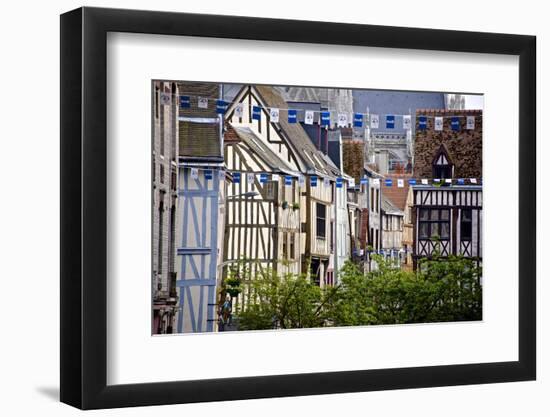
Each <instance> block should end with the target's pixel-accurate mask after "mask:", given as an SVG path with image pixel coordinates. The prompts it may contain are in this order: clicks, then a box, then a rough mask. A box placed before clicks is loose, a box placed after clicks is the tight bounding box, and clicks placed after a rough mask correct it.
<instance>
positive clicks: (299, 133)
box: [253, 85, 334, 176]
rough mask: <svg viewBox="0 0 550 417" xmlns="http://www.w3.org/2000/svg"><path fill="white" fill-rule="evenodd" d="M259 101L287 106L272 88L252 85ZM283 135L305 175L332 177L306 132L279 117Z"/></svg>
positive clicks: (279, 106)
mask: <svg viewBox="0 0 550 417" xmlns="http://www.w3.org/2000/svg"><path fill="white" fill-rule="evenodd" d="M253 87H254V89H255V90H256V92H257V93H258V94H259V96H260V99H261V100H263V101H264V103H265V105H266V106H268V107H275V108H282V109H284V108H287V107H288V105H287V103H286V101H285V100H284V99H283V97H282V96H281V94H280V93H279V92H278V91H277V90H276V89H275V88H273V87H269V86H264V85H254V86H253ZM278 125H279V127H280V128H281V131H282V133H283V135H284V136H285V137H286V138H287V139H288V141H289V142H290V146H291V147H292V148H293V149H294V151H295V153H296V154H297V156H298V157H299V158H300V159H301V161H302V163H303V164H304V165H305V167H306V169H307V171H308V172H307V173H309V174H313V173H317V174H320V175H327V176H333V175H334V174H333V167H331V166H329V163H328V160H327V159H325V157H324V155H323V153H322V152H320V151H319V150H317V149H316V148H315V146H314V145H313V144H312V143H311V140H310V139H309V136H308V135H307V133H306V131H305V130H304V129H303V128H302V126H301V125H300V124H299V123H288V120H287V119H286V118H285V117H281V118H280V119H279V123H278Z"/></svg>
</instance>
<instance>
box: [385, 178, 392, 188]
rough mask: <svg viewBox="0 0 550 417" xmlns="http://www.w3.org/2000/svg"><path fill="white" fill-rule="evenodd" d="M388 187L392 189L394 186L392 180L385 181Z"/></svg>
mask: <svg viewBox="0 0 550 417" xmlns="http://www.w3.org/2000/svg"><path fill="white" fill-rule="evenodd" d="M385 184H386V187H391V186H392V185H393V181H392V179H391V178H386V181H385Z"/></svg>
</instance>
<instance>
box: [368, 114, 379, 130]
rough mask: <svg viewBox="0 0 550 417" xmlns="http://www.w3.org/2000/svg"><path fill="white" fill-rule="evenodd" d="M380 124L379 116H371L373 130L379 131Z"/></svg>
mask: <svg viewBox="0 0 550 417" xmlns="http://www.w3.org/2000/svg"><path fill="white" fill-rule="evenodd" d="M379 124H380V119H379V118H378V115H377V114H371V115H370V127H371V128H373V129H378V126H379Z"/></svg>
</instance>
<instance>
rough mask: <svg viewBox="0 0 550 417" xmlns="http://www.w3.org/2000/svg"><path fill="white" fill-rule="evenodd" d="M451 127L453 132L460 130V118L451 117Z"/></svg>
mask: <svg viewBox="0 0 550 417" xmlns="http://www.w3.org/2000/svg"><path fill="white" fill-rule="evenodd" d="M451 129H452V130H454V131H455V132H458V131H459V130H460V119H459V118H458V117H456V116H453V117H451Z"/></svg>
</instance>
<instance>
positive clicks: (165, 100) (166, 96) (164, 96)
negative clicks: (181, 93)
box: [160, 93, 172, 106]
mask: <svg viewBox="0 0 550 417" xmlns="http://www.w3.org/2000/svg"><path fill="white" fill-rule="evenodd" d="M160 104H162V105H163V106H169V105H170V104H172V95H171V94H170V93H160Z"/></svg>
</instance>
